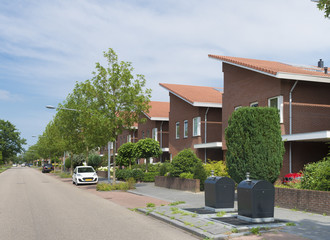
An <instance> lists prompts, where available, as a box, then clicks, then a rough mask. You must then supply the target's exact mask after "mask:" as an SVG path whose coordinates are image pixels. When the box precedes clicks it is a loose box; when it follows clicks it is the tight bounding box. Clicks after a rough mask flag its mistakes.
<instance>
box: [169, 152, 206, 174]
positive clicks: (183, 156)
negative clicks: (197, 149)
mask: <svg viewBox="0 0 330 240" xmlns="http://www.w3.org/2000/svg"><path fill="white" fill-rule="evenodd" d="M200 161H201V160H200V159H199V158H198V157H197V156H196V154H195V153H194V152H193V151H192V150H191V149H184V150H182V151H181V152H179V153H178V155H176V156H175V157H174V158H173V160H172V167H171V169H170V174H171V176H173V177H179V176H180V174H181V173H193V172H194V169H195V165H196V163H198V162H200Z"/></svg>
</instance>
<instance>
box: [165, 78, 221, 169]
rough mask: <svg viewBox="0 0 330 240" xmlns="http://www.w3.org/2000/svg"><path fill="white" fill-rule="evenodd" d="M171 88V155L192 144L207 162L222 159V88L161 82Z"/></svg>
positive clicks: (195, 150)
mask: <svg viewBox="0 0 330 240" xmlns="http://www.w3.org/2000/svg"><path fill="white" fill-rule="evenodd" d="M160 86H162V87H163V88H165V89H166V90H168V91H169V97H170V112H169V152H170V155H171V158H172V157H174V156H176V155H177V154H178V153H179V152H180V151H182V150H184V149H186V148H191V149H192V150H193V151H194V152H195V153H196V155H197V156H198V157H199V158H200V159H202V160H203V161H204V162H206V161H207V160H208V159H210V160H217V161H218V160H222V159H223V152H222V142H221V141H222V139H221V138H222V137H221V132H222V92H221V91H219V89H215V88H212V87H200V86H188V85H179V84H165V83H160Z"/></svg>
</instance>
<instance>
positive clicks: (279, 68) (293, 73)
mask: <svg viewBox="0 0 330 240" xmlns="http://www.w3.org/2000/svg"><path fill="white" fill-rule="evenodd" d="M209 57H210V58H214V59H217V60H221V61H223V62H225V63H228V64H231V65H235V66H238V67H243V68H246V69H249V70H252V71H256V72H260V73H263V74H266V75H270V76H273V77H276V78H284V79H293V80H303V81H315V82H325V83H330V74H325V73H324V69H323V68H318V67H315V66H294V65H290V64H285V63H280V62H275V61H266V60H257V59H249V58H239V57H228V56H220V55H212V54H209Z"/></svg>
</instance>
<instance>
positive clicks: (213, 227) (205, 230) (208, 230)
mask: <svg viewBox="0 0 330 240" xmlns="http://www.w3.org/2000/svg"><path fill="white" fill-rule="evenodd" d="M58 179H59V180H61V181H62V182H67V183H69V184H72V180H71V179H60V178H58ZM100 182H107V180H106V179H100ZM74 187H76V186H74ZM78 188H81V189H82V190H87V191H89V192H91V193H93V194H96V195H98V196H100V197H102V198H104V199H106V200H109V201H111V202H114V203H116V204H118V205H121V206H124V207H127V208H130V209H138V210H139V211H140V212H143V213H145V214H147V215H149V216H152V217H155V218H157V219H159V220H162V221H164V222H167V223H169V224H171V225H174V226H176V227H179V228H181V229H184V230H185V231H188V232H191V233H193V234H194V235H197V236H199V237H201V239H213V240H216V239H235V240H286V239H290V240H306V239H312V240H319V239H320V240H326V239H329V233H330V217H329V216H323V215H320V214H313V213H307V212H301V211H294V210H290V209H284V208H277V207H275V214H274V215H275V216H274V217H275V219H280V220H284V221H286V222H290V223H295V226H286V224H285V223H279V224H271V225H269V224H268V225H267V224H266V225H251V226H248V227H237V229H238V230H239V233H232V230H233V226H232V225H228V224H224V223H223V222H219V221H215V220H212V219H211V218H216V217H217V216H216V214H195V213H194V212H189V211H186V210H185V209H187V208H188V209H189V208H202V207H204V203H205V200H204V192H200V193H192V192H187V191H179V190H174V189H167V188H161V187H156V186H155V185H154V183H138V184H136V189H134V190H130V191H128V192H121V191H113V192H99V191H96V187H95V185H87V186H86V185H85V186H84V185H82V186H78ZM179 201H181V202H185V203H184V204H179V205H175V206H169V205H168V204H169V203H173V202H179ZM147 203H154V204H155V207H152V208H147V207H146V205H147ZM235 208H237V202H236V201H235ZM235 214H237V213H232V214H226V215H225V216H222V217H231V216H233V215H235ZM257 226H259V227H260V228H263V227H264V229H261V230H260V233H261V235H251V234H250V235H249V236H246V235H243V234H244V233H249V231H250V230H251V228H253V227H254V228H255V227H257ZM269 226H271V228H269Z"/></svg>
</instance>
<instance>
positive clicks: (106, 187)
mask: <svg viewBox="0 0 330 240" xmlns="http://www.w3.org/2000/svg"><path fill="white" fill-rule="evenodd" d="M132 183H133V182H132V180H130V181H128V182H122V183H117V184H108V183H98V184H97V185H96V190H97V191H114V190H122V191H127V190H129V189H134V188H135V184H132Z"/></svg>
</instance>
